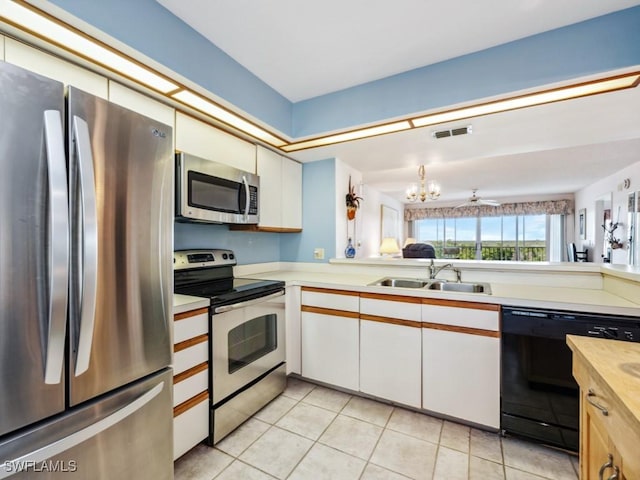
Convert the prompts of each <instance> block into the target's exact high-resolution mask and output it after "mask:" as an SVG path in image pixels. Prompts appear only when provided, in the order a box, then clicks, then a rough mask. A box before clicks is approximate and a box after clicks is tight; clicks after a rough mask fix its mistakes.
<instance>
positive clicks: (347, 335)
mask: <svg viewBox="0 0 640 480" xmlns="http://www.w3.org/2000/svg"><path fill="white" fill-rule="evenodd" d="M301 320H302V376H304V377H307V378H310V379H313V380H318V381H320V382H325V383H329V384H331V385H336V386H338V387H343V388H349V389H351V390H358V388H359V357H360V349H359V333H360V332H359V330H360V329H359V327H358V324H359V320H358V314H357V313H356V314H354V316H353V317H347V316H341V315H335V314H326V313H313V312H308V311H304V307H303V311H302V316H301Z"/></svg>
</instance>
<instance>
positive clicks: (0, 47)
mask: <svg viewBox="0 0 640 480" xmlns="http://www.w3.org/2000/svg"><path fill="white" fill-rule="evenodd" d="M0 60H4V36H2V35H0Z"/></svg>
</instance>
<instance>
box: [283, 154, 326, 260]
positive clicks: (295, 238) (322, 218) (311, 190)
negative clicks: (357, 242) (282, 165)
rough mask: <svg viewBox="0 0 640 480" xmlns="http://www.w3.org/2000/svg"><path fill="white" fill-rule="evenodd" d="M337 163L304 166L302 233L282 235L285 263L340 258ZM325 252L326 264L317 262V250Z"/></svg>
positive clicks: (315, 163)
mask: <svg viewBox="0 0 640 480" xmlns="http://www.w3.org/2000/svg"><path fill="white" fill-rule="evenodd" d="M335 177H336V162H335V159H333V158H331V159H327V160H321V161H318V162H312V163H305V164H303V166H302V212H303V215H302V233H296V234H290V233H283V234H281V239H280V259H281V261H283V262H320V263H322V262H328V261H329V259H330V258H333V257H335V256H336V213H335V212H336V207H337V206H336V187H335V184H336V182H335ZM317 247H320V248H324V252H325V258H324V260H316V259H314V258H313V249H314V248H317Z"/></svg>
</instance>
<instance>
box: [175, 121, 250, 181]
mask: <svg viewBox="0 0 640 480" xmlns="http://www.w3.org/2000/svg"><path fill="white" fill-rule="evenodd" d="M176 150H179V151H181V152H185V153H189V154H191V155H195V156H196V157H201V158H206V159H208V160H213V161H214V162H219V163H224V164H226V165H230V166H232V167H235V168H238V169H240V170H244V171H246V172H251V173H255V172H256V146H255V145H254V144H253V143H249V142H246V141H244V140H242V139H240V138H238V137H234V136H233V135H231V134H229V133H226V132H223V131H222V130H219V129H217V128H215V127H212V126H211V125H209V124H207V123H204V122H201V121H200V120H196V119H195V118H193V117H190V116H188V115H185V114H183V113H180V112H177V113H176Z"/></svg>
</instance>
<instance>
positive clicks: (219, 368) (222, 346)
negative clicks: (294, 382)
mask: <svg viewBox="0 0 640 480" xmlns="http://www.w3.org/2000/svg"><path fill="white" fill-rule="evenodd" d="M283 295H284V290H282V291H280V292H277V293H275V294H271V295H267V296H266V297H262V298H259V299H254V300H250V301H248V302H241V303H238V304H235V305H229V306H223V307H218V308H216V309H214V313H213V314H212V317H211V321H212V326H211V359H212V365H213V368H212V394H213V404H214V405H216V404H217V403H218V402H220V401H222V400H224V399H225V398H227V397H228V396H229V395H231V394H233V393H235V392H237V391H238V390H239V389H241V388H242V387H244V386H245V385H247V384H248V383H250V382H252V381H253V380H255V379H256V378H258V377H260V376H261V375H263V374H265V373H267V372H268V371H270V370H272V369H273V368H275V367H277V366H278V365H281V364H282V363H284V361H285V319H284V302H283V299H284V297H283ZM215 312H220V313H215Z"/></svg>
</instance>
